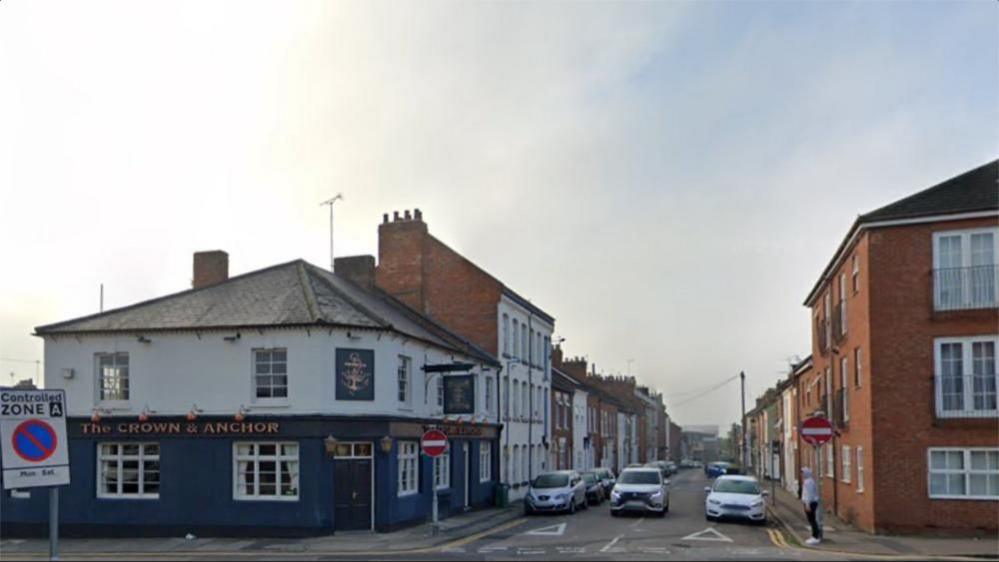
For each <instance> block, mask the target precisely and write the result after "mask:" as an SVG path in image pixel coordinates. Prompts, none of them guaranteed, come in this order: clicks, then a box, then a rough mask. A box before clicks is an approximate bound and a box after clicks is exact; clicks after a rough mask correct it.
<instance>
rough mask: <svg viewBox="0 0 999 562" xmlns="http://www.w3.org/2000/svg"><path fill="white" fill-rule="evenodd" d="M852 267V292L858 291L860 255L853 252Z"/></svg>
mask: <svg viewBox="0 0 999 562" xmlns="http://www.w3.org/2000/svg"><path fill="white" fill-rule="evenodd" d="M851 261H852V262H853V267H852V271H851V275H852V277H853V294H857V293H859V292H860V256H858V255H857V254H853V259H852V260H851Z"/></svg>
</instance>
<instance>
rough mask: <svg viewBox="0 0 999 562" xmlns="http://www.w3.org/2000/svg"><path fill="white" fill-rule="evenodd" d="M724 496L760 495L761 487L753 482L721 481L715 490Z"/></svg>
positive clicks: (716, 483)
mask: <svg viewBox="0 0 999 562" xmlns="http://www.w3.org/2000/svg"><path fill="white" fill-rule="evenodd" d="M713 491H715V492H719V493H722V494H752V495H754V496H755V495H758V494H759V493H760V487H759V485H757V484H756V482H755V481H753V480H719V481H717V482H715V487H714V489H713Z"/></svg>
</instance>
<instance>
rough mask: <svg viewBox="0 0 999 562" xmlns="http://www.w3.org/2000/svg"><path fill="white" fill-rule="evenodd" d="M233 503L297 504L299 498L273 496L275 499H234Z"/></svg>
mask: <svg viewBox="0 0 999 562" xmlns="http://www.w3.org/2000/svg"><path fill="white" fill-rule="evenodd" d="M232 499H233V501H238V502H281V503H290V502H297V501H298V496H273V497H266V496H265V497H233V498H232Z"/></svg>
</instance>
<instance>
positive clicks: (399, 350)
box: [0, 251, 501, 537]
mask: <svg viewBox="0 0 999 562" xmlns="http://www.w3.org/2000/svg"><path fill="white" fill-rule="evenodd" d="M194 261H195V267H194V288H192V289H190V290H187V291H184V292H180V293H176V294H172V295H168V296H164V297H160V298H157V299H153V300H150V301H145V302H140V303H138V304H134V305H131V306H127V307H124V308H119V309H115V310H110V311H107V312H103V313H100V314H95V315H92V316H87V317H83V318H78V319H75V320H69V321H65V322H60V323H56V324H49V325H46V326H41V327H39V328H37V329H36V335H37V336H39V337H41V338H42V339H43V340H44V346H45V388H61V389H64V390H65V391H66V398H67V409H68V420H67V421H68V431H69V441H70V443H69V452H70V464H71V467H70V470H71V478H72V483H71V484H70V485H69V486H67V487H64V488H62V491H61V492H60V495H59V498H60V520H61V531H62V532H63V534H65V535H69V536H74V535H75V536H157V535H158V536H184V535H185V534H187V533H193V534H195V535H199V536H248V535H257V536H259V535H268V536H303V535H321V534H330V533H334V532H336V531H341V530H365V529H373V530H376V531H386V530H392V529H396V528H399V527H403V526H407V525H413V524H417V523H422V522H424V521H427V520H428V519H429V517H430V512H431V505H432V497H433V496H432V494H434V493H437V494H438V497H439V500H440V501H439V504H440V513H441V517H447V516H448V515H449V514H452V513H456V512H459V511H462V510H466V509H474V508H479V507H484V506H488V505H492V503H493V501H494V497H495V488H496V482H497V477H498V475H499V467H498V463H499V451H498V449H497V447H498V443H499V434H500V429H501V426H500V423H499V419H498V416H497V413H498V412H499V405H498V402H497V400H498V392H497V388H498V387H497V385H498V378H499V375H500V372H499V370H500V367H501V365H500V363H499V362H498V361H497V360H496V359H495V357H493V356H492V355H490V354H488V353H486V352H484V351H483V350H481V349H480V348H478V347H476V346H475V345H473V344H471V343H469V342H468V341H466V340H464V339H463V338H461V337H459V336H457V335H455V334H453V333H451V332H450V331H448V330H447V329H445V328H443V327H442V326H440V325H438V324H437V323H435V322H434V321H432V320H430V319H428V318H426V317H425V316H422V315H420V314H418V313H416V312H415V311H413V310H411V309H410V308H408V307H406V306H405V305H403V304H401V303H400V302H399V301H397V300H395V299H394V298H393V297H391V296H389V295H388V294H386V293H384V292H381V291H380V290H378V289H377V288H375V287H374V285H373V283H372V280H373V270H374V260H373V258H370V257H363V258H343V259H338V260H336V263H335V270H336V271H337V274H333V273H331V272H329V271H327V270H325V269H322V268H319V267H316V266H314V265H311V264H309V263H307V262H304V261H301V260H297V261H293V262H289V263H285V264H280V265H276V266H273V267H269V268H266V269H262V270H258V271H254V272H251V273H247V274H244V275H240V276H237V277H233V278H229V277H228V256H227V255H226V254H225V253H224V252H217V251H216V252H202V253H198V254H195V260H194ZM430 428H438V429H442V430H444V431H445V433H447V434H448V436H449V448H448V451H447V452H446V453H445V454H444V455H443V456H441V457H438V458H437V459H431V458H429V457H426V456H425V455H422V454H421V452H420V445H419V439H420V437H421V435H422V434H423V433H424V432H425V431H426V430H427V429H430ZM47 501H48V498H47V494H46V493H44V490H42V489H38V490H6V491H4V493H3V497H2V500H0V512H2V514H3V515H2V517H0V534H2V536H5V537H9V536H24V535H40V534H43V533H44V532H45V529H46V528H47V515H48V503H47Z"/></svg>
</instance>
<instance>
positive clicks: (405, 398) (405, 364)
mask: <svg viewBox="0 0 999 562" xmlns="http://www.w3.org/2000/svg"><path fill="white" fill-rule="evenodd" d="M412 363H413V360H412V359H410V358H409V357H406V356H405V355H400V356H399V369H398V371H397V372H396V379H397V380H398V383H399V402H401V403H403V404H408V403H409V399H410V395H411V393H412V384H410V381H411V375H412Z"/></svg>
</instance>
